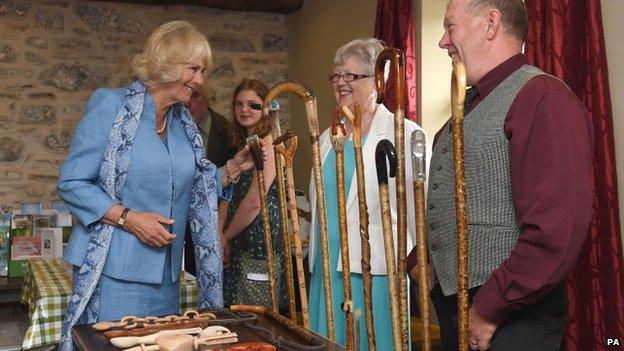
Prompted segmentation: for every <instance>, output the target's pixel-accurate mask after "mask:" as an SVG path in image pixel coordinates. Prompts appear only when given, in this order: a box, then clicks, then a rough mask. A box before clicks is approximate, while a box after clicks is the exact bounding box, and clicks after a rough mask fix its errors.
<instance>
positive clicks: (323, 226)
mask: <svg viewBox="0 0 624 351" xmlns="http://www.w3.org/2000/svg"><path fill="white" fill-rule="evenodd" d="M286 92H292V93H295V94H297V96H299V98H301V99H302V100H303V101H304V105H305V109H306V117H307V121H308V131H309V132H310V141H311V144H312V166H313V169H314V186H315V189H316V208H317V212H318V221H319V239H320V244H321V256H322V257H321V259H322V263H323V290H324V295H325V313H326V317H327V336H328V337H329V339H331V340H335V331H334V305H333V301H332V291H331V276H330V271H329V242H328V237H327V217H326V215H327V213H326V209H325V190H324V189H323V169H322V166H321V148H320V146H319V126H318V114H317V108H316V97H315V96H314V95H313V93H312V91H311V90H310V89H309V88H307V87H306V86H304V85H303V84H301V83H299V82H295V81H284V82H280V83H277V84H276V85H275V86H273V88H271V90H269V92H268V93H267V95H266V97H265V98H264V103H263V104H262V108H263V111H266V110H267V109H268V106H269V102H270V101H271V100H273V99H275V97H276V96H277V95H279V94H281V93H286ZM265 113H266V112H265Z"/></svg>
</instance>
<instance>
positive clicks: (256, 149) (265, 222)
mask: <svg viewBox="0 0 624 351" xmlns="http://www.w3.org/2000/svg"><path fill="white" fill-rule="evenodd" d="M246 141H247V145H249V151H250V153H251V156H252V158H253V160H254V164H255V166H256V171H257V172H258V192H259V193H260V208H261V211H262V226H263V229H264V230H263V232H264V250H265V251H266V258H267V268H268V271H269V287H270V289H271V309H273V311H275V312H278V310H279V300H278V298H277V281H276V279H277V274H276V273H275V265H274V263H275V258H274V257H273V238H272V235H271V223H270V222H269V205H268V200H267V192H266V185H265V184H264V160H263V158H262V151H261V148H260V138H258V136H257V135H252V136H250V137H249V138H247V140H246Z"/></svg>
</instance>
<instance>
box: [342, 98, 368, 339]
mask: <svg viewBox="0 0 624 351" xmlns="http://www.w3.org/2000/svg"><path fill="white" fill-rule="evenodd" d="M353 109H354V110H355V114H354V113H352V112H351V110H349V108H348V107H347V106H342V112H343V113H344V114H345V116H347V118H348V119H349V120H350V121H351V125H353V150H354V152H355V174H356V177H357V192H358V193H357V194H358V206H359V217H360V241H361V246H362V261H361V262H362V285H364V317H365V320H366V335H367V337H368V349H369V350H375V326H374V323H373V297H372V295H373V276H372V274H371V264H370V260H371V253H370V241H369V235H368V205H367V204H366V183H365V179H364V158H363V156H362V112H361V110H360V103H359V102H356V103H355V104H354V105H353Z"/></svg>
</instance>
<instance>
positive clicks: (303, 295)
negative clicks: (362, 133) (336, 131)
mask: <svg viewBox="0 0 624 351" xmlns="http://www.w3.org/2000/svg"><path fill="white" fill-rule="evenodd" d="M287 140H290V144H289V146H288V148H286V147H284V146H283V145H284V142H286V141H287ZM273 144H274V145H275V151H276V152H277V153H278V154H280V155H281V156H282V157H283V158H284V164H285V165H286V190H287V191H288V205H289V209H290V220H291V223H292V231H293V239H294V241H295V262H296V264H297V281H298V282H299V297H300V299H301V314H302V315H303V326H304V327H305V328H306V329H309V328H310V314H309V311H308V293H307V290H306V281H305V272H304V269H303V253H302V251H303V250H302V248H301V231H300V228H299V213H298V212H297V196H296V195H295V178H294V176H293V163H292V161H293V155H294V154H295V151H296V150H297V136H296V135H295V134H294V133H293V132H292V131H291V130H287V131H286V134H284V135H282V136H280V137H278V138H276V139H275V140H274V141H273Z"/></svg>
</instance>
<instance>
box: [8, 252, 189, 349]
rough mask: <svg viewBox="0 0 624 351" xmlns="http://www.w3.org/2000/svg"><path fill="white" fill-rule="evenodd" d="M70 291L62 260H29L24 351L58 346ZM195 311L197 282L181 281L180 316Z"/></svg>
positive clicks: (23, 299)
mask: <svg viewBox="0 0 624 351" xmlns="http://www.w3.org/2000/svg"><path fill="white" fill-rule="evenodd" d="M71 291H72V283H71V275H70V274H69V273H68V272H67V271H66V270H65V269H64V268H63V266H62V260H61V259H59V258H56V259H39V258H35V259H30V261H29V265H28V271H27V272H26V275H25V276H24V287H23V288H22V293H21V296H20V302H21V303H23V304H24V305H27V306H28V315H29V317H30V326H29V327H28V330H27V331H26V335H25V336H24V341H23V342H22V348H23V349H29V348H32V347H39V346H44V345H50V344H56V343H58V341H59V339H60V337H61V323H62V322H63V318H65V310H66V309H67V301H68V300H69V297H70V295H71ZM196 308H197V283H196V281H195V280H183V281H181V283H180V312H183V311H186V310H187V309H196Z"/></svg>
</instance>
